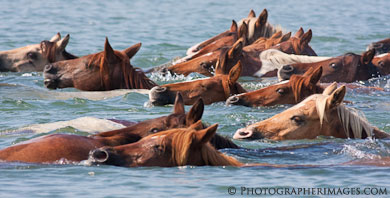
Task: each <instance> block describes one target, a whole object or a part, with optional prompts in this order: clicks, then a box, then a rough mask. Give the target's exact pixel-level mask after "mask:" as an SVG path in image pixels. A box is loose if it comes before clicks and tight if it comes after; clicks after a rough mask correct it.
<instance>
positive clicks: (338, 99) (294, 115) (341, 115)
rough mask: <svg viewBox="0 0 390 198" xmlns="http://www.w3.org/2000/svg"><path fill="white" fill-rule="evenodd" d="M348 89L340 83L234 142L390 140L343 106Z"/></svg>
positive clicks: (245, 131)
mask: <svg viewBox="0 0 390 198" xmlns="http://www.w3.org/2000/svg"><path fill="white" fill-rule="evenodd" d="M345 93H346V87H345V86H341V87H339V88H337V83H333V84H332V85H330V86H328V87H327V88H325V90H324V91H323V93H322V94H313V95H311V96H309V97H308V98H306V99H305V100H303V101H302V102H300V103H298V104H297V105H295V106H293V107H291V108H289V109H287V110H285V111H283V112H281V113H279V114H276V115H274V116H272V117H271V118H268V119H266V120H263V121H260V122H257V123H254V124H251V125H249V126H247V127H245V128H242V129H238V130H237V131H236V133H235V134H234V136H233V138H234V139H262V138H267V139H271V140H296V139H314V138H316V137H317V136H333V137H336V138H359V139H360V138H361V139H365V138H378V139H380V138H389V137H390V134H388V133H386V132H384V131H381V130H380V129H378V128H376V127H374V126H372V125H371V124H370V123H369V122H368V121H367V120H366V119H365V118H364V117H362V116H360V115H359V113H358V111H357V110H355V109H352V108H349V107H347V106H345V105H344V104H342V102H343V99H344V96H345Z"/></svg>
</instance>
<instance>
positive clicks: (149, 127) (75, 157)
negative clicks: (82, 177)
mask: <svg viewBox="0 0 390 198" xmlns="http://www.w3.org/2000/svg"><path fill="white" fill-rule="evenodd" d="M203 110H204V105H203V101H202V100H201V99H199V100H198V101H197V102H196V103H195V104H194V105H193V106H192V108H191V109H190V111H189V112H188V113H187V114H186V113H185V110H184V103H183V98H182V97H181V96H180V94H178V95H177V97H176V101H175V104H174V108H173V112H172V113H171V114H170V115H167V116H162V117H159V118H155V119H151V120H145V121H142V122H139V123H137V124H134V125H132V126H130V127H126V128H123V129H117V130H113V131H106V132H101V133H97V134H94V135H90V136H80V135H71V134H50V135H46V136H41V137H38V138H34V139H31V140H28V141H25V142H21V143H19V144H16V145H13V146H10V147H8V148H4V149H2V150H0V159H1V160H4V161H18V162H28V163H56V162H59V161H60V160H63V159H66V160H67V161H68V162H69V163H70V162H80V161H82V160H86V159H88V153H89V152H90V151H91V150H93V149H96V148H99V147H102V146H118V145H123V144H129V143H134V142H137V141H139V140H140V139H142V138H143V137H146V136H148V135H150V134H154V133H159V132H161V131H164V130H168V129H172V128H182V127H186V126H190V125H191V124H193V123H195V122H197V121H199V120H200V119H201V117H202V114H203ZM210 141H211V143H212V144H213V145H214V146H215V147H216V148H217V149H220V148H238V146H237V145H235V144H234V143H233V142H232V141H230V140H228V139H226V138H224V137H222V136H220V135H218V134H215V136H213V137H212V138H211V139H210Z"/></svg>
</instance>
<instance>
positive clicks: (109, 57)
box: [104, 37, 118, 63]
mask: <svg viewBox="0 0 390 198" xmlns="http://www.w3.org/2000/svg"><path fill="white" fill-rule="evenodd" d="M104 59H105V60H106V61H108V62H109V63H112V62H116V61H117V59H118V58H117V56H116V55H115V52H114V50H113V49H112V47H111V45H110V43H109V42H108V38H107V37H106V42H105V43H104Z"/></svg>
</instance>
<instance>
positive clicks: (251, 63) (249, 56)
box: [240, 51, 261, 76]
mask: <svg viewBox="0 0 390 198" xmlns="http://www.w3.org/2000/svg"><path fill="white" fill-rule="evenodd" d="M256 55H257V56H256ZM240 60H241V63H242V65H244V67H243V68H242V72H241V76H252V75H253V74H254V73H256V72H257V71H259V70H260V68H261V61H260V59H259V53H257V52H254V53H253V52H246V51H242V56H241V59H240Z"/></svg>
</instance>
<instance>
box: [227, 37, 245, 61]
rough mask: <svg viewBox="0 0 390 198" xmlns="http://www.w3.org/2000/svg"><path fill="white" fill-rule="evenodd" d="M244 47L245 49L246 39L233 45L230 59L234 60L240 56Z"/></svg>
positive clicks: (229, 52) (229, 54)
mask: <svg viewBox="0 0 390 198" xmlns="http://www.w3.org/2000/svg"><path fill="white" fill-rule="evenodd" d="M243 47H244V39H243V38H240V39H238V40H237V41H236V42H235V43H234V44H233V47H232V48H231V49H230V50H229V51H228V58H229V59H233V58H235V57H238V56H240V55H241V53H242V48H243Z"/></svg>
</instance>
